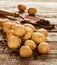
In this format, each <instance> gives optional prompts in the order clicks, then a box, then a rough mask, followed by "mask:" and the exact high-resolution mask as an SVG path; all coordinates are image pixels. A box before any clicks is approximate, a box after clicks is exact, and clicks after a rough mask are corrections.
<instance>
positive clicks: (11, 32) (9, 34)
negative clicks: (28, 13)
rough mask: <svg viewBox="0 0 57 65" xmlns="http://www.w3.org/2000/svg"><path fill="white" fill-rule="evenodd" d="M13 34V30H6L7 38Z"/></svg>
mask: <svg viewBox="0 0 57 65" xmlns="http://www.w3.org/2000/svg"><path fill="white" fill-rule="evenodd" d="M12 35H14V31H13V30H9V31H8V32H7V38H10V36H12Z"/></svg>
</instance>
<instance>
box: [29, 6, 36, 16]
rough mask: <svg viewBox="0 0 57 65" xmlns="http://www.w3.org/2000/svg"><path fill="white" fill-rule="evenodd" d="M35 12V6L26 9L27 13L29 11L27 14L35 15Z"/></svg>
mask: <svg viewBox="0 0 57 65" xmlns="http://www.w3.org/2000/svg"><path fill="white" fill-rule="evenodd" d="M36 12H37V10H36V8H33V7H32V8H29V9H28V13H29V15H35V13H36Z"/></svg>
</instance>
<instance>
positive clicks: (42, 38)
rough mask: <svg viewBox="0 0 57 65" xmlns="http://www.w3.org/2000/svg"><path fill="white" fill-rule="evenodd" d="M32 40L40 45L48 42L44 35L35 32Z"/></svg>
mask: <svg viewBox="0 0 57 65" xmlns="http://www.w3.org/2000/svg"><path fill="white" fill-rule="evenodd" d="M32 40H33V41H34V42H35V43H37V44H39V43H41V42H44V41H46V37H45V36H44V35H43V34H42V33H39V32H34V33H33V35H32Z"/></svg>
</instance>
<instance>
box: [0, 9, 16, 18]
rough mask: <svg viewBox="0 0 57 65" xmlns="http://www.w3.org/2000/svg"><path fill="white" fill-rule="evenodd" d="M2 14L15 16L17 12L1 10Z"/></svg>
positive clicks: (0, 13)
mask: <svg viewBox="0 0 57 65" xmlns="http://www.w3.org/2000/svg"><path fill="white" fill-rule="evenodd" d="M0 15H6V16H14V17H15V16H16V13H10V12H6V11H2V10H0Z"/></svg>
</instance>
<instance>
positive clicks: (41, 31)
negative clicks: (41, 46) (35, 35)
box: [37, 28, 48, 37]
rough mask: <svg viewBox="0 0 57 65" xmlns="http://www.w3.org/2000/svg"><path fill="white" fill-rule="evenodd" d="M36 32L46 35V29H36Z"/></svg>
mask: <svg viewBox="0 0 57 65" xmlns="http://www.w3.org/2000/svg"><path fill="white" fill-rule="evenodd" d="M37 32H39V33H42V34H43V35H45V37H47V36H48V31H47V30H46V29H43V28H42V29H38V30H37Z"/></svg>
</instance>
